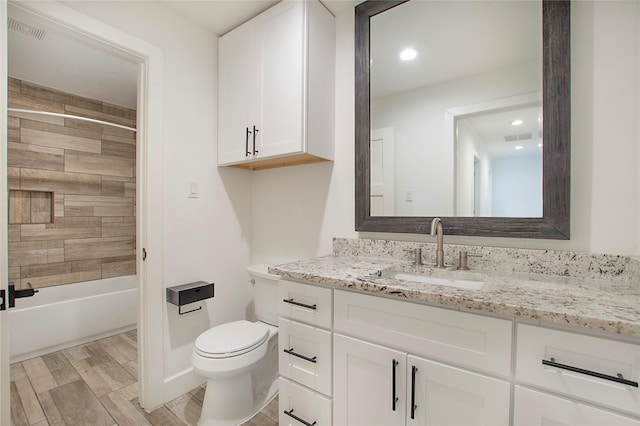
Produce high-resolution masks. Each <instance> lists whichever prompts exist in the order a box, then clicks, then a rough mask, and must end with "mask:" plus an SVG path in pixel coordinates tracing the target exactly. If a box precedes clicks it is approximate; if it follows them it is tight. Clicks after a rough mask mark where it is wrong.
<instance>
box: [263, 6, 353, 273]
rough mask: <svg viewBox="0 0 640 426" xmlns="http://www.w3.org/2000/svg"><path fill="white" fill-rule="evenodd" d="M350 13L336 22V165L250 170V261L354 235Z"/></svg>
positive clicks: (318, 250) (276, 258) (326, 250)
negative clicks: (251, 184)
mask: <svg viewBox="0 0 640 426" xmlns="http://www.w3.org/2000/svg"><path fill="white" fill-rule="evenodd" d="M353 21H354V12H353V9H351V10H348V11H347V12H345V13H343V14H341V15H340V16H338V17H337V18H336V111H335V114H336V120H335V125H336V140H335V144H336V145H335V161H334V162H332V163H319V164H311V165H303V166H295V167H285V168H282V169H271V170H263V171H257V172H250V173H251V176H252V183H253V215H252V223H253V225H252V229H253V233H252V244H251V253H252V258H253V262H254V263H261V262H266V263H281V262H286V261H291V260H296V259H306V258H311V257H316V256H320V255H326V254H330V253H331V249H332V238H333V237H356V236H357V234H356V233H355V231H354V223H355V207H354V199H355V197H354V185H355V183H354V182H355V177H354V166H353V165H354V145H353V138H354V79H353V73H354V60H353V49H354V42H353Z"/></svg>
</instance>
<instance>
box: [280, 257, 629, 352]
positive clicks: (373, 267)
mask: <svg viewBox="0 0 640 426" xmlns="http://www.w3.org/2000/svg"><path fill="white" fill-rule="evenodd" d="M387 268H392V269H393V270H398V271H403V272H412V271H417V270H421V269H422V270H424V271H427V272H433V273H434V274H436V275H441V276H445V275H444V274H451V273H452V271H442V270H437V271H435V272H434V271H433V268H431V267H429V266H420V267H413V266H411V265H410V264H409V262H406V261H399V260H388V259H377V258H367V257H349V256H325V257H319V258H315V259H310V260H302V261H296V262H291V263H287V264H283V265H277V266H273V267H270V268H269V271H270V272H272V273H274V274H277V275H280V276H281V277H282V278H284V279H290V280H294V281H301V282H307V283H312V284H319V285H325V286H328V287H332V288H349V289H354V290H359V291H363V292H367V293H375V294H381V295H388V296H391V297H397V298H401V299H405V300H408V301H414V302H422V303H428V304H434V305H443V306H446V307H450V308H457V309H465V310H471V311H476V312H480V313H491V314H497V315H501V316H507V317H512V318H523V319H530V320H537V321H543V322H547V323H552V324H562V325H570V326H576V327H583V328H587V329H590V330H594V331H600V332H606V333H614V334H616V335H619V336H624V337H626V338H631V339H632V340H636V339H640V287H639V286H637V285H635V284H632V283H627V282H610V281H608V280H594V279H586V278H575V277H571V278H569V277H562V276H551V275H543V274H525V273H517V272H496V271H482V270H478V269H475V270H472V271H470V272H471V273H472V274H470V277H473V278H481V279H482V280H483V281H484V285H483V286H482V288H481V289H480V290H468V289H461V288H455V287H448V286H440V285H432V284H425V283H418V282H412V281H405V280H397V279H392V278H385V277H381V276H377V272H378V271H381V270H385V269H387ZM456 273H464V272H463V271H458V272H456ZM460 278H464V277H462V276H461V277H460Z"/></svg>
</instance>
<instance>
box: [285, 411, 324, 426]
mask: <svg viewBox="0 0 640 426" xmlns="http://www.w3.org/2000/svg"><path fill="white" fill-rule="evenodd" d="M284 413H285V414H286V415H287V416H289V417H291V418H292V419H295V420H297V421H299V422H300V423H302V424H303V425H305V426H314V425H315V424H316V423H317V422H313V423H309V422H308V421H306V420H304V419H301V418H300V417H298V416H296V415H295V414H293V408H292V409H291V410H289V411H287V410H284Z"/></svg>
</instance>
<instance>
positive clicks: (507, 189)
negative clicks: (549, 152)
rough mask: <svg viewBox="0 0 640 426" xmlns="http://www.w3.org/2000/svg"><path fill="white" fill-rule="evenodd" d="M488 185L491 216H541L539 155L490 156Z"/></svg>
mask: <svg viewBox="0 0 640 426" xmlns="http://www.w3.org/2000/svg"><path fill="white" fill-rule="evenodd" d="M491 185H492V189H491V193H492V197H491V203H492V208H491V211H492V214H493V215H494V216H497V217H542V155H536V154H533V155H513V156H510V157H496V158H493V161H492V162H491Z"/></svg>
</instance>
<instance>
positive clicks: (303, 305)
mask: <svg viewBox="0 0 640 426" xmlns="http://www.w3.org/2000/svg"><path fill="white" fill-rule="evenodd" d="M282 301H283V302H285V303H290V304H292V305H296V306H302V307H303V308H308V309H313V310H315V309H316V304H315V303H314V304H313V305H307V304H305V303H300V302H296V301H295V300H293V298H291V299H282Z"/></svg>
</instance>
